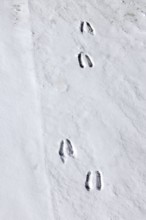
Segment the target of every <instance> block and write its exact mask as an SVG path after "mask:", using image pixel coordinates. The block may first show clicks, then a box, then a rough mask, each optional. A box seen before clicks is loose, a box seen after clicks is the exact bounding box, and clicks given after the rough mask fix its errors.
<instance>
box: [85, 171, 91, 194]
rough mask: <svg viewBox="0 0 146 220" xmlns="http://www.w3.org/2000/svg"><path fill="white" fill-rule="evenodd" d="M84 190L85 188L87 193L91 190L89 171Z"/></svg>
mask: <svg viewBox="0 0 146 220" xmlns="http://www.w3.org/2000/svg"><path fill="white" fill-rule="evenodd" d="M85 188H86V190H87V191H90V190H91V188H92V184H91V171H88V173H87V175H86V181H85Z"/></svg>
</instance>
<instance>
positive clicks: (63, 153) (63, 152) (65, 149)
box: [59, 139, 75, 163]
mask: <svg viewBox="0 0 146 220" xmlns="http://www.w3.org/2000/svg"><path fill="white" fill-rule="evenodd" d="M74 154H75V153H74V148H73V145H72V143H71V141H70V140H69V139H65V140H62V141H61V143H60V148H59V156H60V159H61V161H62V162H63V163H65V162H66V160H67V157H72V158H74V157H75V155H74Z"/></svg>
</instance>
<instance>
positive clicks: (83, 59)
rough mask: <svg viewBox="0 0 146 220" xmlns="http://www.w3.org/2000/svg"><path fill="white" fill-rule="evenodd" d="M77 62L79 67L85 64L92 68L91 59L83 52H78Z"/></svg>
mask: <svg viewBox="0 0 146 220" xmlns="http://www.w3.org/2000/svg"><path fill="white" fill-rule="evenodd" d="M78 62H79V66H80V67H81V68H85V67H86V64H87V65H88V66H89V67H90V68H92V67H93V61H92V60H91V57H90V56H89V55H87V54H84V53H83V52H80V53H79V54H78Z"/></svg>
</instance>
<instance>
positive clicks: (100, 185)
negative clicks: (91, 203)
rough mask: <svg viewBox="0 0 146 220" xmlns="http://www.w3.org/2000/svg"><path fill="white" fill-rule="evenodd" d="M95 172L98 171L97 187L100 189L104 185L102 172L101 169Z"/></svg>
mask: <svg viewBox="0 0 146 220" xmlns="http://www.w3.org/2000/svg"><path fill="white" fill-rule="evenodd" d="M95 173H96V189H97V190H99V191H100V190H101V189H102V187H103V186H102V185H103V184H102V177H101V173H100V172H99V171H96V172H95Z"/></svg>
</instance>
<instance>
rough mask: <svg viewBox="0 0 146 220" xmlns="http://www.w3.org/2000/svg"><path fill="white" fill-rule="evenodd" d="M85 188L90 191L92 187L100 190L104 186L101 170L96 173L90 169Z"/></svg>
mask: <svg viewBox="0 0 146 220" xmlns="http://www.w3.org/2000/svg"><path fill="white" fill-rule="evenodd" d="M94 183H95V184H94ZM92 186H93V187H92ZM85 188H86V190H87V191H90V190H91V189H92V188H94V189H97V190H98V191H100V190H101V189H102V188H103V183H102V178H101V173H100V172H99V171H95V172H94V173H93V172H91V171H89V172H88V173H87V175H86V180H85Z"/></svg>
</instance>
